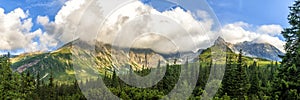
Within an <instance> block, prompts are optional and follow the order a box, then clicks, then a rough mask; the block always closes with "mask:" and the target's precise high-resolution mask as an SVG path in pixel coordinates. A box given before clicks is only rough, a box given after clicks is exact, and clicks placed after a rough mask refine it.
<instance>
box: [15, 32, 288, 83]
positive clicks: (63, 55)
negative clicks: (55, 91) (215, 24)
mask: <svg viewBox="0 0 300 100" xmlns="http://www.w3.org/2000/svg"><path fill="white" fill-rule="evenodd" d="M74 42H75V43H74ZM76 43H77V44H78V43H79V44H80V45H81V46H84V47H76V46H74V45H73V44H76ZM214 45H224V46H225V47H226V48H227V49H229V51H230V52H233V53H238V51H239V50H240V49H242V51H243V54H244V55H246V56H248V57H251V58H263V59H267V60H272V61H280V60H281V59H280V58H279V57H278V55H283V53H282V52H281V51H280V50H278V49H277V48H276V47H274V46H272V45H270V44H262V43H254V42H242V43H237V44H231V43H228V42H226V41H225V40H224V39H222V38H218V39H217V40H216V41H215V44H214ZM89 46H91V45H89V44H88V43H86V42H84V41H73V42H70V43H67V44H65V45H64V46H62V47H60V48H58V49H57V50H55V51H52V52H47V53H43V52H33V53H25V54H21V55H18V56H15V57H13V58H11V61H12V69H13V70H14V71H18V72H19V73H24V72H30V73H32V74H33V75H38V74H39V75H40V77H41V79H39V80H45V81H47V80H48V78H49V77H50V74H52V75H53V77H55V79H56V81H57V82H60V83H65V82H66V83H68V82H71V81H72V80H74V79H75V73H77V74H78V73H80V74H81V75H83V76H87V75H88V72H89V71H88V70H89V68H88V67H87V66H90V67H92V69H93V70H94V71H96V72H100V73H102V74H103V73H105V72H106V71H110V72H112V71H113V70H115V69H119V68H120V66H123V65H126V64H127V65H130V66H131V67H132V68H133V69H134V70H140V69H142V68H152V67H156V66H158V64H161V65H165V64H166V63H169V64H181V63H183V61H184V59H186V58H187V57H188V58H189V59H192V60H191V61H197V60H198V59H199V55H201V54H203V52H205V51H206V50H202V49H199V50H198V51H197V52H184V53H181V54H179V53H173V54H163V53H159V52H156V51H154V50H151V49H140V48H121V49H116V47H114V46H112V45H109V44H104V43H102V42H96V44H95V46H94V49H93V50H88V49H86V48H89ZM208 49H209V48H208ZM81 55H86V56H88V58H87V59H82V58H80V56H81ZM76 57H78V58H80V59H81V60H82V61H81V60H74V59H77V58H76ZM200 59H201V58H200ZM93 63H96V65H94V66H91V65H93ZM73 64H78V65H79V67H80V69H81V70H80V71H75V70H74V67H73ZM159 66H160V65H159ZM95 78H96V77H95Z"/></svg>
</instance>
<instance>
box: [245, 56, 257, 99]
mask: <svg viewBox="0 0 300 100" xmlns="http://www.w3.org/2000/svg"><path fill="white" fill-rule="evenodd" d="M250 71H251V72H250V73H251V75H250V76H251V78H250V83H251V86H250V88H249V91H248V94H249V95H252V97H253V96H258V91H260V85H259V79H258V70H257V63H256V61H254V62H253V64H252V65H251V66H250ZM253 99H255V98H253ZM256 99H258V98H256Z"/></svg>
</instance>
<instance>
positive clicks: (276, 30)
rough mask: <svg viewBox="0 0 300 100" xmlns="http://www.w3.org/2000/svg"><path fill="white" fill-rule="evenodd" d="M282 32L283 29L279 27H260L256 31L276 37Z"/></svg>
mask: <svg viewBox="0 0 300 100" xmlns="http://www.w3.org/2000/svg"><path fill="white" fill-rule="evenodd" d="M282 30H283V28H282V27H281V26H280V25H262V26H260V27H259V28H258V29H257V32H258V33H263V34H269V35H271V36H276V35H279V34H280V33H281V31H282Z"/></svg>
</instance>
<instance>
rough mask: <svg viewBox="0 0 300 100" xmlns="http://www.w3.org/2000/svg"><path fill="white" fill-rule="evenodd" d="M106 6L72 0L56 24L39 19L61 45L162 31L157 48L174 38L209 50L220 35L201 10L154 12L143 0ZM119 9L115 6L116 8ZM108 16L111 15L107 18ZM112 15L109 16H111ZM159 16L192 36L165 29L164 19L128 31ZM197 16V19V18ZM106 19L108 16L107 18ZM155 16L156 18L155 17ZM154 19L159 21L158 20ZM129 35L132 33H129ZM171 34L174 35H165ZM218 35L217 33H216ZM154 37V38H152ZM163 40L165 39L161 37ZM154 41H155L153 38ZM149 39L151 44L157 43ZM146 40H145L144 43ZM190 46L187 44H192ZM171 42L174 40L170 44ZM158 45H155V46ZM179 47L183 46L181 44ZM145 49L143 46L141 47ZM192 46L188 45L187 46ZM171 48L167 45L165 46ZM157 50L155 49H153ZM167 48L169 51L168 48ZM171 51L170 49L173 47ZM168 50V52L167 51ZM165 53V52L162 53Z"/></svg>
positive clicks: (103, 40) (59, 15)
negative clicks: (77, 38) (122, 32)
mask: <svg viewBox="0 0 300 100" xmlns="http://www.w3.org/2000/svg"><path fill="white" fill-rule="evenodd" d="M107 2H110V3H109V4H111V5H116V4H114V3H120V1H117V0H110V1H109V0H107ZM106 6H107V4H106V3H102V2H101V3H100V2H97V1H92V2H91V1H89V0H86V1H82V2H77V0H70V1H68V2H66V4H65V6H64V7H62V9H61V10H60V11H59V13H58V14H57V15H56V17H55V21H54V22H48V23H47V24H45V22H47V21H48V20H47V19H46V18H43V17H41V18H40V19H39V20H40V21H39V22H40V23H42V24H44V26H45V28H46V30H47V33H49V34H51V35H53V36H55V37H56V38H58V39H59V40H60V41H61V42H63V43H67V42H70V41H72V40H74V38H75V36H76V37H79V38H81V39H83V40H92V39H95V38H96V37H97V38H98V40H100V41H102V42H105V43H111V44H112V43H113V41H114V40H115V39H116V38H117V36H118V35H117V34H118V32H119V31H120V30H127V31H128V30H131V32H137V33H139V31H140V32H142V33H143V32H146V31H147V30H148V32H149V30H160V31H162V32H164V34H163V35H165V36H162V38H161V39H163V40H156V42H154V43H156V45H157V44H158V43H163V42H162V41H166V38H165V37H167V38H169V39H173V41H175V42H177V43H181V44H182V43H186V44H191V45H192V43H193V42H195V46H196V47H202V48H206V47H208V46H209V45H211V44H212V43H210V41H211V40H214V38H215V39H216V38H217V37H216V33H215V32H212V31H211V30H212V25H213V23H214V21H213V20H212V19H211V18H210V16H209V14H208V13H206V12H205V11H198V12H197V13H195V14H192V13H191V12H185V11H184V10H182V9H180V8H177V9H174V10H172V11H166V12H163V13H161V12H158V11H157V10H155V9H153V8H152V7H150V6H147V5H144V4H143V3H141V2H140V1H135V2H131V3H129V4H126V5H123V6H122V7H119V8H118V9H114V12H110V13H109V12H107V11H106V10H105V11H104V10H103V9H104V8H105V9H108V8H110V7H106ZM114 8H115V7H114ZM105 14H107V15H105ZM109 14H110V16H109V17H108V15H109ZM149 14H152V15H157V16H165V17H166V18H168V19H169V20H171V21H173V22H175V23H176V25H178V26H176V25H173V26H174V27H175V26H176V27H180V28H182V29H183V30H185V32H187V33H189V34H184V32H183V31H180V30H179V29H180V28H174V27H171V26H163V25H169V24H167V23H165V22H164V21H165V20H162V19H158V20H161V22H157V21H154V20H151V18H149V19H148V20H143V21H139V22H138V23H139V25H138V24H132V25H131V26H133V25H136V27H134V29H130V27H128V29H124V27H125V26H126V25H128V24H127V23H130V22H132V21H134V20H136V19H138V18H141V17H142V16H144V15H149ZM194 15H195V16H194ZM105 17H108V18H107V19H105ZM152 17H153V16H152ZM195 17H199V18H201V19H202V20H200V21H198V20H196V19H195ZM152 19H155V18H154V17H153V18H152ZM103 21H105V23H104V24H103V26H102V27H103V28H102V30H100V29H99V28H100V26H101V25H102V22H103ZM162 23H165V24H162ZM154 24H155V25H156V26H147V25H154ZM128 32H129V31H128ZM150 32H152V31H150ZM142 33H139V34H134V35H132V36H129V35H127V36H125V37H124V39H125V38H127V39H128V38H133V39H134V38H138V36H140V35H142ZM165 33H170V34H165ZM213 33H214V34H213ZM146 37H147V36H146ZM149 37H152V36H149ZM160 37H161V36H160ZM153 40H154V39H153ZM153 40H147V41H153ZM124 41H125V40H124ZM141 41H142V40H141ZM189 41H190V43H187V42H189ZM169 42H170V41H169ZM153 45H154V44H153ZM160 45H169V43H167V44H160ZM177 45H179V44H177ZM136 46H138V47H140V48H147V47H144V46H145V45H136ZM141 46H143V47H141ZM184 46H188V45H184ZM164 47H167V46H164ZM152 49H154V48H152ZM166 49H167V48H166ZM169 49H170V48H169ZM184 49H185V50H187V49H189V50H191V49H195V48H193V47H192V46H190V47H186V48H184ZM166 51H168V50H166ZM162 52H163V51H162Z"/></svg>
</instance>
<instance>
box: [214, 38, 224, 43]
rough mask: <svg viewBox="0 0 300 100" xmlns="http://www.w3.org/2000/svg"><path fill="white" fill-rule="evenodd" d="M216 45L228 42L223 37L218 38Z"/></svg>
mask: <svg viewBox="0 0 300 100" xmlns="http://www.w3.org/2000/svg"><path fill="white" fill-rule="evenodd" d="M215 44H226V41H225V40H224V39H223V38H222V37H218V39H217V40H216V41H215Z"/></svg>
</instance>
